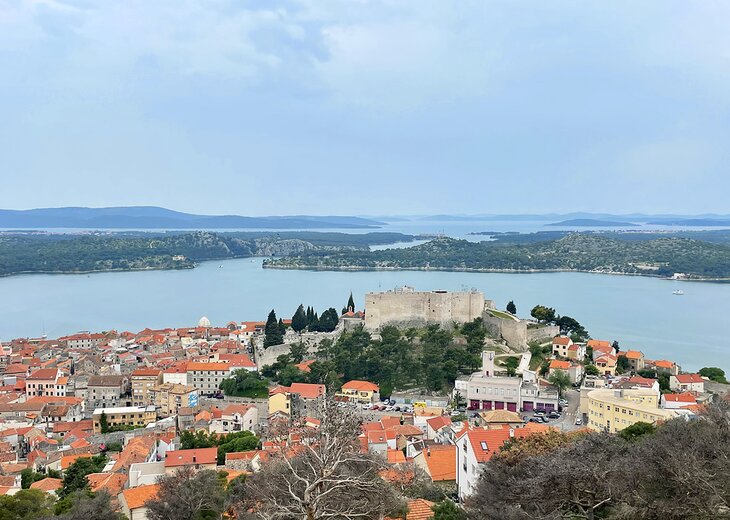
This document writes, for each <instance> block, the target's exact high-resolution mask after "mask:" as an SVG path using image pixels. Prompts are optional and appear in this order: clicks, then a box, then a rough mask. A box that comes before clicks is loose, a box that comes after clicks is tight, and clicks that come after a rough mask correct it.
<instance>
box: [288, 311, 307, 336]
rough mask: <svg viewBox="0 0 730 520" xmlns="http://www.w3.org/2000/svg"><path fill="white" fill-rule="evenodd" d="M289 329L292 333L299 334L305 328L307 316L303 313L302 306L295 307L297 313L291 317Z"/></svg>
mask: <svg viewBox="0 0 730 520" xmlns="http://www.w3.org/2000/svg"><path fill="white" fill-rule="evenodd" d="M291 328H292V330H294V332H301V331H303V330H304V329H305V328H307V315H306V314H305V312H304V305H300V306H299V307H297V311H296V312H295V313H294V316H292V317H291Z"/></svg>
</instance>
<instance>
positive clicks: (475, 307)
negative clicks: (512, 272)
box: [365, 286, 494, 330]
mask: <svg viewBox="0 0 730 520" xmlns="http://www.w3.org/2000/svg"><path fill="white" fill-rule="evenodd" d="M486 306H489V307H492V308H493V307H494V303H493V302H491V301H486V300H485V299H484V293H481V292H478V291H475V290H473V291H469V292H447V291H416V290H415V289H413V288H412V287H407V286H405V287H399V288H396V289H394V290H392V291H386V292H373V293H367V294H366V295H365V328H367V329H368V330H379V329H380V327H382V326H383V325H397V326H399V327H423V326H425V325H432V324H437V325H441V326H442V327H452V326H453V324H454V323H466V322H468V321H473V320H474V319H476V318H478V317H479V316H481V315H482V313H483V312H484V308H485V307H486Z"/></svg>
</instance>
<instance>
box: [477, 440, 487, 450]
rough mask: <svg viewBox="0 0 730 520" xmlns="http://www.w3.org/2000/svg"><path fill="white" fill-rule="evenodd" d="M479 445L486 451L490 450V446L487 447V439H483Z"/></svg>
mask: <svg viewBox="0 0 730 520" xmlns="http://www.w3.org/2000/svg"><path fill="white" fill-rule="evenodd" d="M479 445H480V446H481V447H482V449H483V450H484V451H488V450H489V448H487V443H486V441H482V442H480V443H479Z"/></svg>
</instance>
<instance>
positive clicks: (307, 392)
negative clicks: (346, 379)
mask: <svg viewBox="0 0 730 520" xmlns="http://www.w3.org/2000/svg"><path fill="white" fill-rule="evenodd" d="M290 389H291V392H292V393H293V394H299V395H300V396H301V397H303V398H305V399H316V398H317V397H320V396H323V395H324V394H325V392H326V389H325V387H324V385H315V384H311V383H292V384H291V387H290Z"/></svg>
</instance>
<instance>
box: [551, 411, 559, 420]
mask: <svg viewBox="0 0 730 520" xmlns="http://www.w3.org/2000/svg"><path fill="white" fill-rule="evenodd" d="M548 417H550V418H551V419H560V414H559V413H558V412H550V413H549V414H548Z"/></svg>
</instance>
